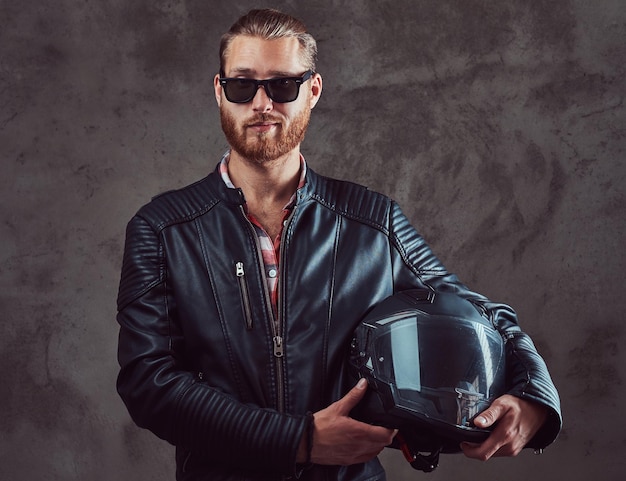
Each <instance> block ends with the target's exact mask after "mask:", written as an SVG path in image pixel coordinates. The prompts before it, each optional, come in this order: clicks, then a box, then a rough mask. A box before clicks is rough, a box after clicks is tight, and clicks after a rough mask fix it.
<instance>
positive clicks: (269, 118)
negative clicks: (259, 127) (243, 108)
mask: <svg viewBox="0 0 626 481" xmlns="http://www.w3.org/2000/svg"><path fill="white" fill-rule="evenodd" d="M267 122H270V123H281V122H282V121H281V119H279V118H278V117H275V116H273V115H270V114H257V115H255V116H253V117H250V118H249V119H247V120H246V122H245V125H254V124H263V123H267Z"/></svg>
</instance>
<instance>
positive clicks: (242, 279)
mask: <svg viewBox="0 0 626 481" xmlns="http://www.w3.org/2000/svg"><path fill="white" fill-rule="evenodd" d="M235 275H236V276H237V280H238V282H239V292H240V293H241V304H242V305H243V316H244V320H245V321H246V329H247V330H248V331H249V330H251V329H252V309H251V308H250V296H249V295H248V281H247V280H246V271H245V270H244V267H243V262H237V263H236V264H235Z"/></svg>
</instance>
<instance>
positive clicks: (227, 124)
mask: <svg viewBox="0 0 626 481" xmlns="http://www.w3.org/2000/svg"><path fill="white" fill-rule="evenodd" d="M310 117H311V109H309V108H306V107H305V108H304V109H302V111H301V112H299V113H298V114H297V115H296V117H294V118H293V121H292V122H291V123H290V124H289V126H288V127H287V130H285V127H284V122H283V121H281V120H280V119H278V118H276V117H273V116H272V115H271V114H258V115H256V116H254V117H252V118H250V119H248V120H246V121H245V122H242V123H241V125H242V126H245V125H251V124H254V123H257V122H277V125H276V126H275V128H274V129H273V132H271V133H258V134H257V135H256V136H255V137H254V138H250V137H248V136H247V129H246V128H245V127H239V126H238V125H237V121H236V120H235V118H234V117H233V116H232V115H231V114H230V112H228V111H226V109H223V108H221V109H220V119H221V121H222V130H223V131H224V134H225V135H226V140H227V141H228V143H229V145H230V147H231V148H232V149H233V150H234V151H235V152H237V153H238V154H239V155H241V156H242V157H243V158H245V159H248V160H251V161H254V162H258V163H263V162H267V161H270V160H275V159H278V158H279V157H281V156H283V155H285V154H287V153H288V152H291V151H292V150H293V149H295V148H296V147H297V146H298V145H299V144H300V143H302V141H303V140H304V134H305V133H306V129H307V127H308V125H309V119H310Z"/></svg>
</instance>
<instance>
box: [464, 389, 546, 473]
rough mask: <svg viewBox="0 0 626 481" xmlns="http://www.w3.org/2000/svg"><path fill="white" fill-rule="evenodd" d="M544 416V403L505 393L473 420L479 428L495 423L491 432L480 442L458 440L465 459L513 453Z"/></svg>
mask: <svg viewBox="0 0 626 481" xmlns="http://www.w3.org/2000/svg"><path fill="white" fill-rule="evenodd" d="M547 416H548V408H547V407H546V406H543V405H541V404H539V403H535V402H532V401H525V400H523V399H520V398H518V397H515V396H511V395H509V394H505V395H504V396H501V397H499V398H498V399H496V400H495V401H494V402H493V403H492V404H491V406H489V408H488V409H486V410H485V411H483V412H482V413H480V414H479V415H478V416H477V417H476V419H475V420H474V424H475V425H476V426H477V427H479V428H488V427H490V426H493V425H495V427H494V430H493V432H492V433H491V434H490V435H489V437H488V438H487V439H486V440H485V441H483V442H482V443H480V444H476V443H467V442H464V443H461V449H462V450H463V453H464V454H465V455H466V456H467V457H468V458H474V459H479V460H482V461H487V460H488V459H489V458H491V457H493V456H517V455H518V454H519V453H520V451H521V450H522V449H523V448H524V446H526V444H527V443H528V441H530V440H531V439H532V437H533V436H534V435H535V433H536V432H537V431H539V428H541V426H542V425H543V423H544V422H545V420H546V417H547ZM496 423H497V424H496Z"/></svg>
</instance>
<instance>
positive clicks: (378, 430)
mask: <svg viewBox="0 0 626 481" xmlns="http://www.w3.org/2000/svg"><path fill="white" fill-rule="evenodd" d="M366 391H367V381H366V380H365V379H361V380H360V381H359V382H358V384H357V385H356V386H355V387H353V388H352V389H351V390H350V392H348V394H346V395H345V396H344V397H343V398H341V399H340V400H339V401H337V402H335V403H333V404H331V405H330V406H328V407H327V408H326V409H322V410H321V411H318V412H316V413H315V414H313V446H312V448H311V462H312V463H315V464H329V465H342V466H347V465H350V464H356V463H364V462H366V461H369V460H370V459H372V458H374V457H375V456H376V455H378V454H379V453H380V452H381V451H382V450H383V448H384V447H385V446H387V445H389V444H391V441H392V440H393V437H394V436H395V435H396V430H394V429H388V428H384V427H381V426H372V425H370V424H367V423H362V422H360V421H357V420H355V419H352V418H351V417H349V414H350V410H351V409H352V408H353V407H354V406H356V405H357V404H358V403H359V401H360V400H361V399H362V398H363V396H364V395H365V392H366ZM305 457H306V440H304V439H303V440H302V442H301V444H300V450H299V455H298V461H299V462H302V461H304V458H305Z"/></svg>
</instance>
